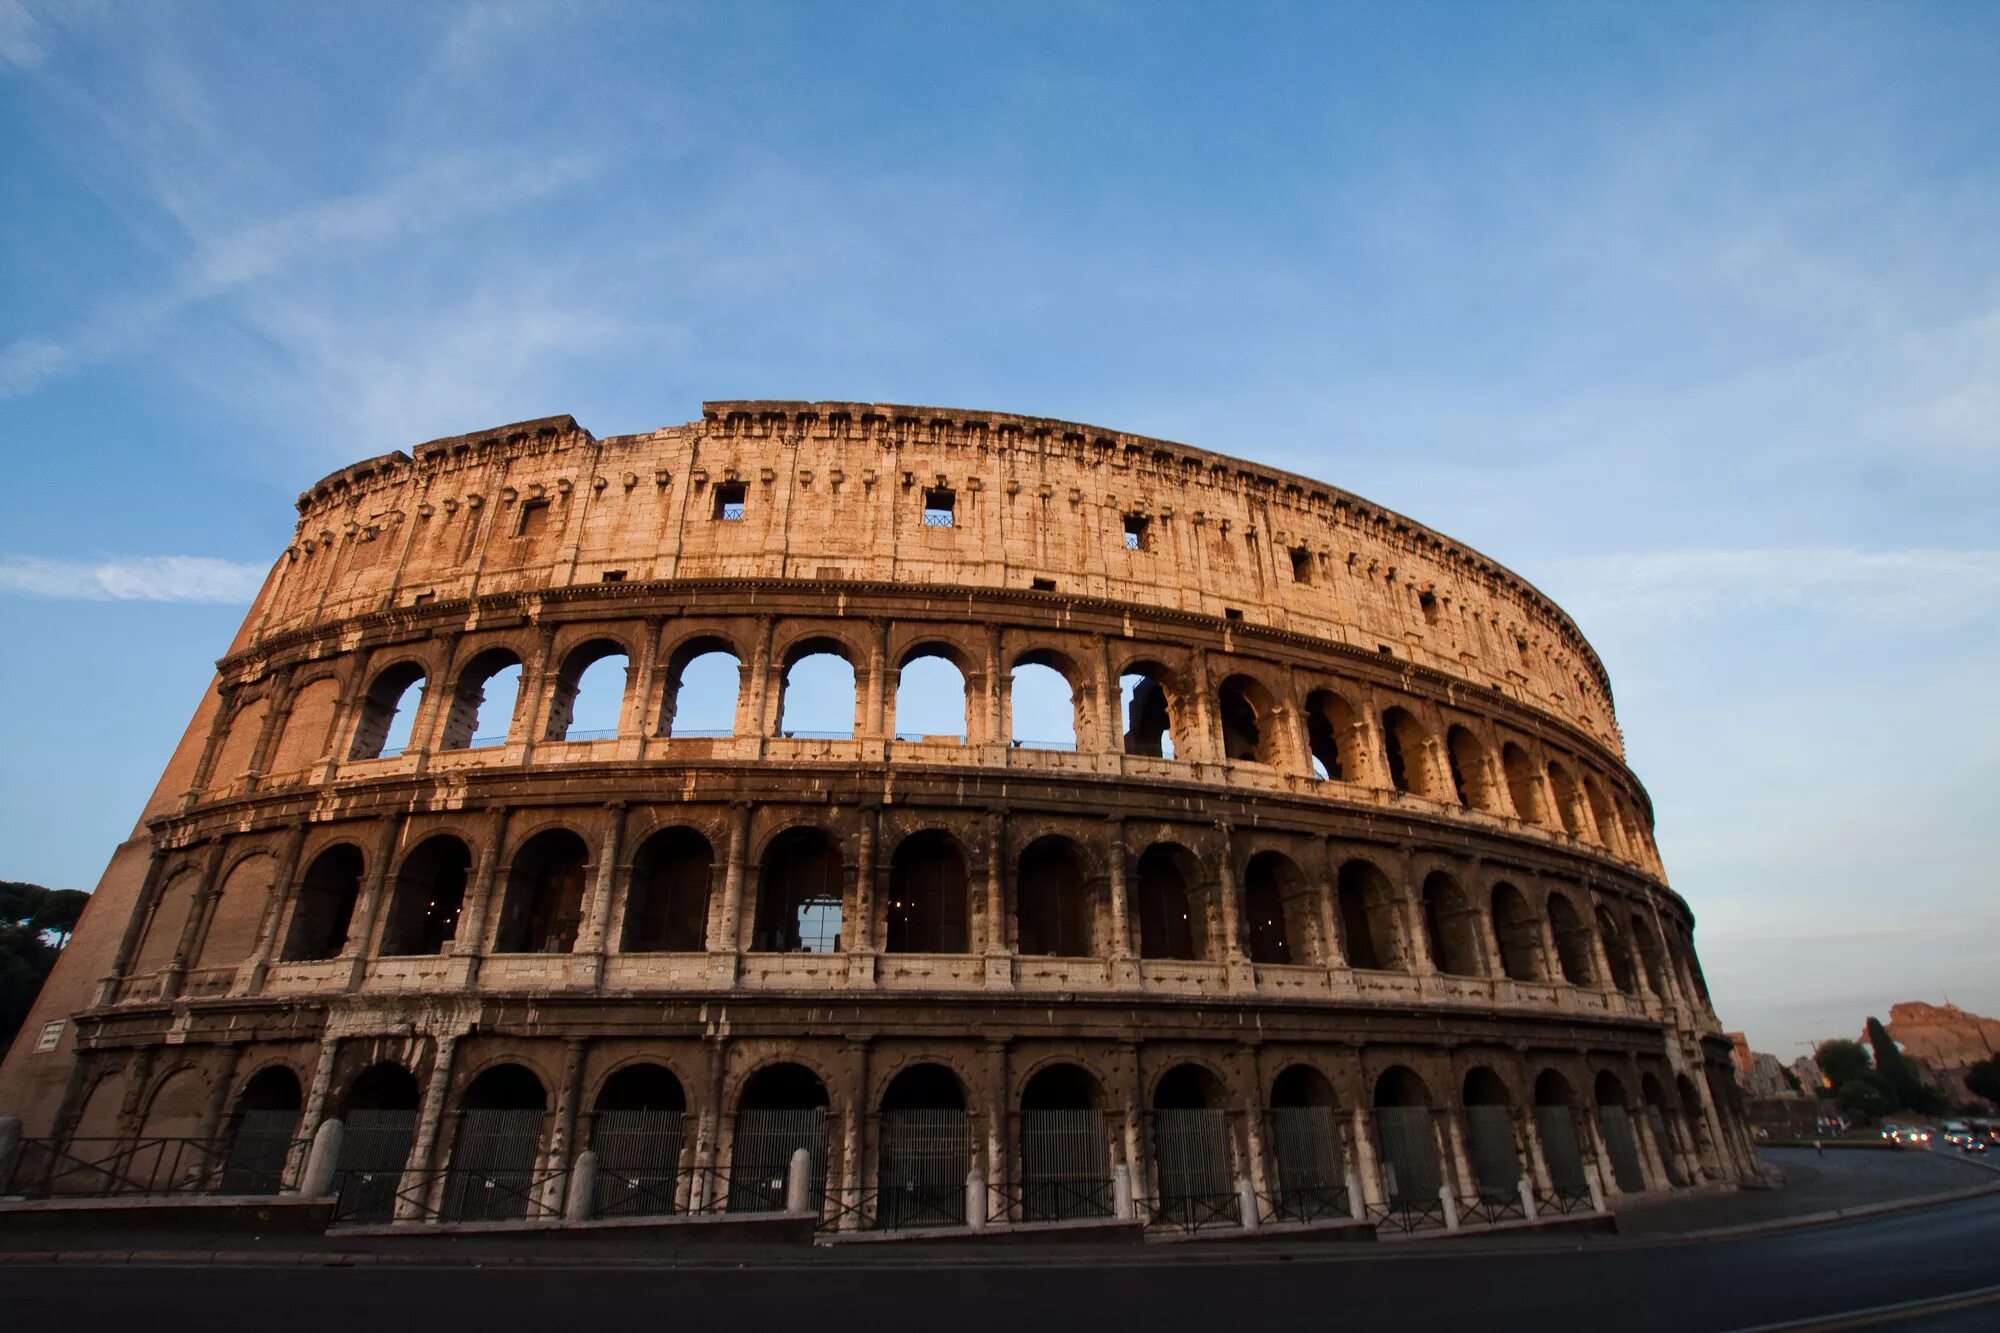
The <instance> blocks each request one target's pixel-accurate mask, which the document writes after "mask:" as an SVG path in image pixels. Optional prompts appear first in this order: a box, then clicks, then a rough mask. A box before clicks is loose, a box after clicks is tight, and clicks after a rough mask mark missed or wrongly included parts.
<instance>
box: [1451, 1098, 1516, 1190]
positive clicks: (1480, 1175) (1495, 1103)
mask: <svg viewBox="0 0 2000 1333" xmlns="http://www.w3.org/2000/svg"><path fill="white" fill-rule="evenodd" d="M1465 1147H1466V1153H1467V1155H1468V1156H1470V1157H1471V1158H1472V1183H1473V1188H1474V1189H1475V1191H1477V1193H1478V1195H1479V1198H1480V1200H1481V1201H1482V1202H1486V1203H1499V1204H1504V1205H1512V1204H1513V1203H1514V1201H1516V1200H1518V1199H1519V1198H1520V1197H1521V1153H1520V1149H1519V1148H1518V1147H1517V1146H1516V1144H1515V1142H1514V1109H1513V1107H1512V1106H1511V1105H1510V1104H1509V1099H1508V1096H1507V1085H1506V1084H1505V1083H1502V1082H1501V1081H1500V1076H1499V1075H1498V1074H1496V1073H1494V1072H1493V1071H1492V1070H1490V1069H1484V1068H1481V1069H1475V1070H1473V1071H1472V1072H1471V1073H1469V1074H1467V1075H1466V1076H1465Z"/></svg>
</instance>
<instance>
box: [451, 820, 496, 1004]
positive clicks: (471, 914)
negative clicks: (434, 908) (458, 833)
mask: <svg viewBox="0 0 2000 1333" xmlns="http://www.w3.org/2000/svg"><path fill="white" fill-rule="evenodd" d="M488 815H489V819H488V823H487V830H486V842H485V845H484V846H483V847H482V848H480V850H479V873H478V874H477V875H475V876H474V877H473V880H472V886H471V890H470V891H469V892H468V893H467V894H466V895H465V907H464V909H463V910H462V911H461V912H460V913H459V915H458V926H457V928H456V930H455V932H454V934H453V938H452V942H451V952H452V958H453V960H454V968H455V969H456V970H458V971H460V972H462V973H463V981H462V983H461V984H462V985H463V986H464V987H465V989H467V990H471V989H472V988H473V987H474V986H475V985H476V984H477V983H478V981H479V960H480V959H481V958H482V957H484V956H485V952H486V921H487V918H488V917H490V916H492V915H494V912H493V892H494V885H495V883H496V881H497V880H498V879H499V876H500V862H501V859H502V858H503V857H504V856H505V855H506V848H507V816H508V810H507V807H506V806H504V805H500V806H494V807H492V808H491V809H490V810H489V811H488Z"/></svg>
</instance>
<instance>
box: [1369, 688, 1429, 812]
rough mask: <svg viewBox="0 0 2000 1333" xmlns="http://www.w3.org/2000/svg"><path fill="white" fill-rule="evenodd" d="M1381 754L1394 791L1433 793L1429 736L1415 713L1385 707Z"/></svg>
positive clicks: (1427, 794) (1424, 794)
mask: <svg viewBox="0 0 2000 1333" xmlns="http://www.w3.org/2000/svg"><path fill="white" fill-rule="evenodd" d="M1382 747H1383V751H1384V755H1383V757H1384V758H1385V759H1387V760H1388V763H1389V782H1390V785H1391V786H1393V787H1395V789H1396V790H1397V791H1402V792H1409V793H1410V794H1412V795H1415V796H1431V795H1434V794H1435V793H1436V792H1437V783H1435V782H1434V781H1432V774H1431V759H1430V737H1429V735H1428V733H1426V732H1425V731H1424V729H1423V726H1422V724H1420V723H1419V722H1418V721H1417V719H1416V716H1415V714H1413V713H1411V712H1410V711H1409V710H1408V709H1406V708H1389V709H1385V710H1384V711H1383V713H1382Z"/></svg>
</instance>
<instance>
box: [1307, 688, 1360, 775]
mask: <svg viewBox="0 0 2000 1333" xmlns="http://www.w3.org/2000/svg"><path fill="white" fill-rule="evenodd" d="M1360 727H1361V717H1360V715H1359V714H1358V713H1356V712H1355V711H1354V709H1353V707H1352V706H1351V705H1350V704H1349V703H1348V702H1347V700H1345V699H1343V698H1341V697H1340V696H1339V695H1337V694H1335V693H1334V692H1333V691H1332V690H1314V691H1313V692H1312V693H1311V694H1308V695H1307V696H1306V743H1307V745H1308V746H1309V747H1310V749H1311V750H1312V767H1313V776H1314V777H1316V778H1319V779H1321V780H1323V781H1331V782H1359V781H1361V765H1360V764H1359V763H1357V762H1356V760H1355V756H1357V755H1358V754H1359V753H1360V750H1359V749H1358V748H1357V747H1356V741H1355V738H1356V736H1357V735H1358V734H1359V731H1360Z"/></svg>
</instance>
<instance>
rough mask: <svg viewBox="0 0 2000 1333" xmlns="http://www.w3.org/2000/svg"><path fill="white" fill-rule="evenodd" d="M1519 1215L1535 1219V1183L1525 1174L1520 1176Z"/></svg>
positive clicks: (1530, 1219)
mask: <svg viewBox="0 0 2000 1333" xmlns="http://www.w3.org/2000/svg"><path fill="white" fill-rule="evenodd" d="M1521 1216H1523V1217H1525V1218H1527V1219H1528V1220H1529V1221H1530V1222H1532V1221H1534V1220H1535V1183H1534V1182H1533V1181H1532V1180H1529V1179H1528V1178H1527V1177H1526V1176H1522V1177H1521Z"/></svg>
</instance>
